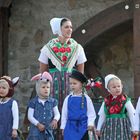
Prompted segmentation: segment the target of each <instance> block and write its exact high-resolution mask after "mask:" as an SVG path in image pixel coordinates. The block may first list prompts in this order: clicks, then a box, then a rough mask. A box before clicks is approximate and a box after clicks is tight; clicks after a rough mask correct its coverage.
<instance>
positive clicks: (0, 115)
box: [0, 76, 19, 140]
mask: <svg viewBox="0 0 140 140" xmlns="http://www.w3.org/2000/svg"><path fill="white" fill-rule="evenodd" d="M18 79H19V78H18V77H16V78H14V79H13V80H12V79H11V77H9V76H3V77H1V78H0V140H13V139H14V140H18V133H17V130H18V126H19V110H18V104H17V101H16V100H14V99H12V96H13V95H14V87H15V85H16V84H17V83H18Z"/></svg>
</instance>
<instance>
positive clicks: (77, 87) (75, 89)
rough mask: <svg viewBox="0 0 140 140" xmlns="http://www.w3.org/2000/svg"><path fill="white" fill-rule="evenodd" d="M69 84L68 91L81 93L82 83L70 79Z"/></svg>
mask: <svg viewBox="0 0 140 140" xmlns="http://www.w3.org/2000/svg"><path fill="white" fill-rule="evenodd" d="M69 83H70V89H71V90H72V91H73V92H74V93H81V91H82V83H81V82H80V81H78V80H76V79H74V78H70V79H69Z"/></svg>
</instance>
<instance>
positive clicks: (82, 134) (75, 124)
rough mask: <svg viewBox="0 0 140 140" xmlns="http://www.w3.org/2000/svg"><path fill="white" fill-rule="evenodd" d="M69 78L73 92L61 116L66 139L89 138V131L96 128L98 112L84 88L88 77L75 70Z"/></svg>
mask: <svg viewBox="0 0 140 140" xmlns="http://www.w3.org/2000/svg"><path fill="white" fill-rule="evenodd" d="M69 80H70V81H69V83H70V88H71V92H70V94H69V95H68V96H67V97H66V98H65V100H64V103H63V108H62V117H61V129H62V133H63V136H64V140H88V131H91V132H92V130H93V128H94V121H95V118H96V113H95V110H94V106H93V104H92V100H91V99H90V97H89V96H88V95H87V94H86V93H85V90H84V88H85V85H86V82H87V78H86V77H85V76H84V75H83V74H82V73H80V72H79V71H76V70H73V71H72V74H71V75H70V79H69Z"/></svg>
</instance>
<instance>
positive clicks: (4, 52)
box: [0, 7, 9, 76]
mask: <svg viewBox="0 0 140 140" xmlns="http://www.w3.org/2000/svg"><path fill="white" fill-rule="evenodd" d="M8 20H9V10H8V8H3V7H1V8H0V76H2V75H5V74H7V73H8Z"/></svg>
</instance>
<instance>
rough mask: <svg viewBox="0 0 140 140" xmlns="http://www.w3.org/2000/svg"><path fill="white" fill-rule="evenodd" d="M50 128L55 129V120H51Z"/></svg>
mask: <svg viewBox="0 0 140 140" xmlns="http://www.w3.org/2000/svg"><path fill="white" fill-rule="evenodd" d="M51 126H52V128H53V129H56V128H57V120H55V119H53V120H52V122H51Z"/></svg>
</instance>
